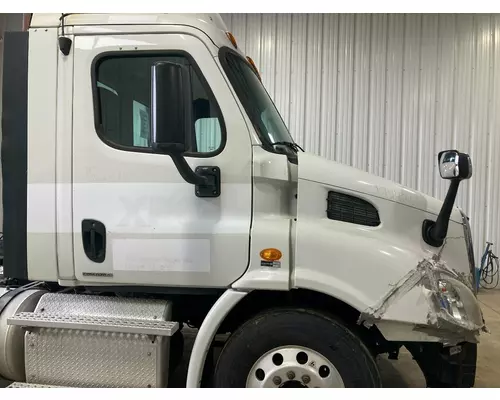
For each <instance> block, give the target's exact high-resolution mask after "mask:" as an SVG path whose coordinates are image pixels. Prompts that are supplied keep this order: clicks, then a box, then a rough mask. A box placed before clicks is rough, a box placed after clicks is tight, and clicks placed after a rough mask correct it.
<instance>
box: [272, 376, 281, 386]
mask: <svg viewBox="0 0 500 400" xmlns="http://www.w3.org/2000/svg"><path fill="white" fill-rule="evenodd" d="M273 383H274V384H275V385H276V386H278V385H281V378H280V377H279V376H275V377H274V378H273Z"/></svg>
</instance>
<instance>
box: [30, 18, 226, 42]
mask: <svg viewBox="0 0 500 400" xmlns="http://www.w3.org/2000/svg"><path fill="white" fill-rule="evenodd" d="M63 15H64V26H101V27H102V26H106V25H120V26H122V27H123V26H126V25H181V26H182V25H183V26H189V27H193V28H196V29H199V30H200V31H202V32H204V33H205V34H206V35H207V36H208V37H209V38H211V40H212V42H213V43H214V44H215V45H216V46H217V47H222V46H231V42H230V40H229V39H228V37H227V35H226V32H227V27H226V24H225V23H224V21H223V20H222V18H221V16H220V15H219V14H77V13H74V14H72V13H65V14H62V13H51V14H48V13H47V14H33V16H32V18H31V24H30V28H31V29H37V28H57V27H59V26H60V25H61V18H62V16H63Z"/></svg>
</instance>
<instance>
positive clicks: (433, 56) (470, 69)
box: [223, 14, 500, 259]
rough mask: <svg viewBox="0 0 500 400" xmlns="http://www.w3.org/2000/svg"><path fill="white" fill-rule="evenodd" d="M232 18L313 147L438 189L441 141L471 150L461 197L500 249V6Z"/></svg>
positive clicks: (478, 232) (482, 234)
mask: <svg viewBox="0 0 500 400" xmlns="http://www.w3.org/2000/svg"><path fill="white" fill-rule="evenodd" d="M223 18H224V20H225V21H226V23H227V25H228V28H229V29H230V30H231V32H233V34H234V35H235V36H236V39H237V41H238V43H239V45H240V46H241V48H242V49H243V50H244V51H245V52H246V53H247V55H249V56H251V57H252V58H253V59H254V60H255V62H256V64H257V66H258V67H259V69H260V71H261V73H262V76H263V81H264V84H265V86H266V87H267V89H268V91H269V93H270V95H271V97H273V99H274V101H275V103H276V105H277V107H278V109H279V110H280V112H281V113H282V115H283V117H284V120H285V122H286V123H287V125H288V127H289V128H290V131H291V133H292V135H293V136H294V138H295V139H296V140H297V142H298V143H299V144H301V145H303V146H305V148H306V150H307V151H311V152H314V153H317V154H320V155H322V156H325V157H328V158H330V159H333V160H336V161H339V162H342V163H345V164H349V165H353V166H355V167H357V168H361V169H364V170H366V171H369V172H372V173H374V174H377V175H380V176H384V177H386V178H389V179H392V180H394V181H396V182H399V183H402V184H404V185H407V186H409V187H411V188H414V189H417V190H420V191H422V192H425V193H428V194H430V195H432V196H435V197H438V198H441V199H444V196H445V194H446V190H447V187H448V182H446V181H443V180H441V178H440V177H439V172H438V171H437V164H436V157H437V153H438V151H440V150H443V149H446V148H458V149H459V150H461V151H465V152H468V153H469V154H470V155H471V157H472V161H473V165H474V175H473V177H472V179H471V180H470V181H467V182H465V183H464V184H463V185H462V187H461V188H460V191H459V198H458V204H459V205H460V206H461V207H463V208H464V209H465V210H466V212H467V213H468V215H469V216H470V218H471V225H472V229H473V234H474V241H475V244H476V246H475V247H476V248H475V250H476V259H479V257H480V254H479V253H480V252H481V251H482V249H483V246H484V243H485V241H486V240H490V241H493V242H495V249H494V251H495V252H496V253H500V210H499V207H500V15H479V14H475V15H465V14H460V15H453V14H443V15H438V14H431V15H424V14H406V15H405V14H397V15H387V14H374V15H367V14H356V15H349V14H341V15H334V14H293V15H290V14H225V15H223Z"/></svg>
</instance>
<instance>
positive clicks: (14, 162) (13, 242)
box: [2, 32, 43, 279]
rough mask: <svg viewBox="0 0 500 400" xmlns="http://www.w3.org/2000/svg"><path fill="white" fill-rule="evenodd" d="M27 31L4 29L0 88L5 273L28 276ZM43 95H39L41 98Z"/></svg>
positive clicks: (6, 275) (13, 276)
mask: <svg viewBox="0 0 500 400" xmlns="http://www.w3.org/2000/svg"><path fill="white" fill-rule="evenodd" d="M28 35H29V34H28V32H6V33H5V41H4V55H3V60H4V62H3V90H2V96H3V98H2V182H3V235H4V275H5V277H9V278H17V279H27V278H28V268H27V257H26V253H27V251H26V250H27V249H26V214H27V169H28V159H27V142H28ZM42 98H43V95H41V97H40V99H41V101H42Z"/></svg>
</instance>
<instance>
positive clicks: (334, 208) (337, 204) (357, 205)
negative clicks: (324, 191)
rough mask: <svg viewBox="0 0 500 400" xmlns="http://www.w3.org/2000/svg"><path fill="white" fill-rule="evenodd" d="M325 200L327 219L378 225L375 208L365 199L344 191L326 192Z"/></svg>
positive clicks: (378, 219)
mask: <svg viewBox="0 0 500 400" xmlns="http://www.w3.org/2000/svg"><path fill="white" fill-rule="evenodd" d="M327 202H328V207H327V209H326V215H327V216H328V219H333V220H335V221H342V222H349V223H351V224H357V225H365V226H378V225H380V217H379V215H378V211H377V209H376V208H375V207H374V206H373V205H372V204H370V203H368V202H367V201H366V200H363V199H360V198H359V197H354V196H350V195H348V194H344V193H338V192H328V199H327Z"/></svg>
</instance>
